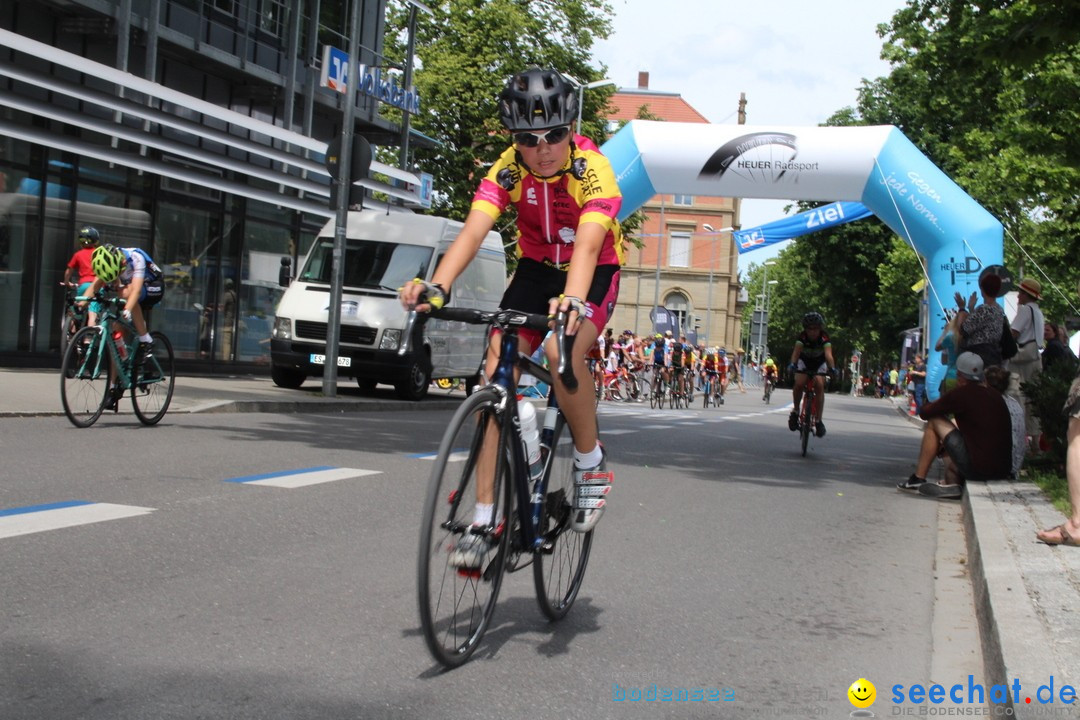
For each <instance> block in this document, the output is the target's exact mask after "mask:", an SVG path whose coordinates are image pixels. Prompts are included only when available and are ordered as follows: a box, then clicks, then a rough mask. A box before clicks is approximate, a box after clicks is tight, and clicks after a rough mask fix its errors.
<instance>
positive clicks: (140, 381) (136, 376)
mask: <svg viewBox="0 0 1080 720" xmlns="http://www.w3.org/2000/svg"><path fill="white" fill-rule="evenodd" d="M76 299H77V300H86V299H87V298H83V297H79V298H76ZM124 302H125V301H124V300H123V299H121V298H118V297H112V298H108V299H106V300H103V301H102V304H103V310H102V313H101V315H100V316H99V317H98V324H97V325H95V326H93V327H84V328H82V329H81V330H79V331H78V332H77V333H75V336H74V337H73V338H72V339H71V342H70V343H69V344H68V347H67V350H65V351H64V359H63V363H62V364H61V370H60V400H61V402H62V403H63V405H64V414H65V415H67V418H68V420H70V421H71V423H72V425H74V426H75V427H80V428H85V427H90V426H91V425H93V424H94V423H95V422H97V420H98V418H100V417H101V414H102V412H103V411H104V410H105V407H106V405H107V404H108V403H109V401H110V400H115V401H119V400H120V398H121V397H123V394H124V393H125V392H126V391H127V390H128V389H130V390H131V403H132V405H133V406H134V408H135V415H136V417H138V418H139V422H141V423H143V424H144V425H154V424H155V423H157V422H158V421H160V420H161V418H163V417H164V416H165V412H166V411H167V410H168V409H169V403H170V402H172V396H173V386H174V385H175V383H176V373H175V370H174V362H173V361H174V358H173V349H172V344H171V343H170V342H169V338H167V337H166V336H165V334H164V333H161V332H157V331H155V332H152V333H150V336H151V337H152V338H153V340H154V344H153V350H152V351H151V352H150V354H148V355H147V356H146V357H145V358H139V357H137V356H138V355H139V353H138V345H139V342H138V332H137V331H136V330H135V326H134V325H133V324H132V323H131V322H130V321H129V320H126V319H124V317H123V315H121V314H120V306H121V305H122V304H123V303H124ZM117 332H119V335H120V336H119V337H115V334H116V333H117Z"/></svg>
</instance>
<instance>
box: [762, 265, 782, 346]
mask: <svg viewBox="0 0 1080 720" xmlns="http://www.w3.org/2000/svg"><path fill="white" fill-rule="evenodd" d="M775 264H776V261H775V260H766V261H765V263H764V266H765V273H764V275H763V276H762V287H763V292H762V296H763V297H764V303H763V307H762V310H764V314H763V315H762V320H763V322H762V332H761V351H762V353H764V357H765V359H766V360H767V359H768V358H769V286H770V285H776V284H777V283H778V282H779V280H770V279H769V268H770V267H771V266H773V265H775Z"/></svg>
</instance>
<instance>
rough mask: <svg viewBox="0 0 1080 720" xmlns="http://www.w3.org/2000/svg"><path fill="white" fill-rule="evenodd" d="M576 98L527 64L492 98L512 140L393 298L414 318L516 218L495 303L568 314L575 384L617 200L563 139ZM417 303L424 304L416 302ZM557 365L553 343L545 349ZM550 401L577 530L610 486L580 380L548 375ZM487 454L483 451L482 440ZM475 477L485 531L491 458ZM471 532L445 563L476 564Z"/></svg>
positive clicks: (615, 230)
mask: <svg viewBox="0 0 1080 720" xmlns="http://www.w3.org/2000/svg"><path fill="white" fill-rule="evenodd" d="M577 103H578V98H577V93H576V90H575V88H574V86H573V85H571V84H570V83H569V82H568V81H567V80H566V78H564V77H563V76H562V75H561V74H559V73H558V72H556V71H554V70H542V69H539V68H530V69H529V70H526V71H524V72H521V73H518V74H516V75H514V76H513V77H512V78H511V79H510V81H509V83H508V84H507V85H506V87H505V89H504V90H503V91H502V92H501V93H500V95H499V100H498V108H499V117H500V120H501V121H502V123H503V125H504V126H505V127H506V129H507V130H509V131H510V132H511V134H512V136H513V144H512V145H511V146H510V147H509V148H507V149H506V150H505V151H504V152H503V153H502V155H501V156H500V157H499V158H498V160H496V161H495V164H494V165H493V166H492V167H491V169H490V170H489V171H488V173H487V176H486V177H485V178H484V179H483V180H482V181H481V182H480V186H479V188H478V189H477V191H476V194H475V195H474V196H473V202H472V207H471V209H470V211H469V214H468V216H467V217H466V219H465V226H464V228H463V229H462V230H461V232H460V233H459V234H458V236H457V239H456V240H455V241H454V243H453V244H452V245H451V247H450V249H449V250H448V251H447V253H446V255H445V257H444V258H443V260H442V262H440V263H439V266H438V268H437V269H436V271H435V275H434V276H433V277H432V282H431V283H425V282H423V281H421V280H419V279H418V280H416V281H414V282H413V283H409V284H407V285H406V286H405V287H404V288H402V290H401V302H402V304H403V305H404V306H405V307H406V308H415V309H416V310H418V311H420V312H424V311H427V310H428V309H429V308H430V307H432V306H434V307H441V306H442V304H443V303H445V302H446V301H447V299H448V298H449V296H450V290H451V286H452V284H453V282H454V280H455V279H456V278H457V277H458V275H460V274H461V272H462V271H463V270H464V269H465V267H466V266H467V265H468V264H469V263H470V262H471V261H472V259H473V258H474V257H475V256H476V253H477V251H478V249H479V247H480V244H481V242H482V241H483V239H484V237H485V236H486V235H487V233H488V232H489V231H490V230H491V229H492V228H493V227H494V226H495V222H496V220H497V219H498V218H499V216H500V215H501V214H502V213H503V212H504V211H506V210H508V209H509V208H510V207H511V206H514V208H515V209H516V210H517V219H516V225H517V255H518V265H517V270H516V271H515V273H514V277H513V279H512V280H511V281H510V284H509V286H508V287H507V289H506V293H505V295H503V299H502V302H501V304H500V307H501V308H503V309H512V310H519V311H522V312H528V313H543V314H547V315H550V316H554V315H555V313H556V312H557V311H564V312H568V314H569V325H568V327H567V335H569V336H574V337H575V340H574V344H573V354H572V357H571V358H570V361H571V364H572V366H573V369H574V374H575V376H576V377H578V378H579V379H580V378H587V377H589V375H588V368H587V366H586V362H585V352H586V351H587V350H588V349H589V348H590V347H591V346H592V345H593V343H594V342H595V341H596V339H597V337H598V335H599V333H600V332H601V331H602V330H603V328H604V327H605V325H606V323H607V321H608V320H609V319H610V318H611V314H612V311H613V310H614V308H615V301H616V299H617V298H618V292H619V270H620V267H621V266H622V263H623V262H624V253H625V248H624V245H623V239H622V232H621V230H620V228H619V223H618V221H617V220H616V215H617V214H618V211H619V207H620V205H621V203H622V195H621V193H620V192H619V187H618V184H617V183H616V181H615V173H614V172H613V170H612V168H611V163H610V162H609V161H608V160H607V158H605V157H604V156H603V155H601V154H600V150H599V148H597V146H596V145H595V144H594V143H593V142H592V141H591V140H589V139H588V138H586V137H583V136H580V135H574V134H573V132H572V125H573V123H574V121H575V120H576V118H577ZM424 299H427V302H424ZM541 339H542V338H541V337H540V334H539V333H536V332H535V331H531V330H522V331H520V345H521V351H522V352H524V353H526V354H529V353H531V352H532V350H533V349H534V348H536V347H537V346H538V345H539V343H540V342H541ZM499 342H500V333H499V332H498V331H495V332H493V333H492V338H491V344H490V352H489V353H488V360H487V372H488V375H489V376H491V375H492V374H493V372H494V370H495V367H496V364H497V362H498V354H499V349H500V345H499ZM545 350H546V352H547V355H548V358H549V360H550V361H551V362H552V363H553V364H554V363H555V362H557V360H558V357H557V352H558V349H557V348H556V347H555V343H554V342H553V341H548V342H547V343H546V345H545ZM554 382H555V386H554V391H555V395H556V397H557V398H558V401H559V407H560V408H562V411H563V414H564V415H565V416H566V420H567V422H568V423H569V424H570V429H571V431H572V433H573V437H574V461H575V462H574V467H575V472H574V479H575V492H574V495H575V497H574V500H573V512H572V515H571V528H572V529H573V530H575V531H577V532H588V531H590V530H592V528H593V527H594V526H595V525H596V522H597V520H599V518H600V515H601V513H602V512H603V509H604V506H605V505H606V496H607V494H608V492H609V491H610V489H611V485H610V482H611V476H610V473H607V471H606V463H605V456H604V451H603V449H602V448H601V446H600V444H599V438H598V432H597V426H596V400H595V396H594V394H593V389H592V385H591V383H587V382H582V383H580V384H579V386H578V389H577V390H576V391H573V392H571V391H569V390H568V389H567V388H566V387H565V385H563V383H562V380H561V379H560V378H558V377H555V378H554ZM488 445H490V446H491V447H492V449H494V443H488ZM490 460H491V462H490V468H488V471H487V472H482V473H478V478H479V482H478V488H477V507H476V512H475V516H474V523H475V524H477V525H485V524H489V523H490V521H491V513H492V503H493V502H494V457H492V458H490ZM484 542H486V540H484V539H483V538H482V537H481V536H480V535H478V534H473V533H466V534H465V535H464V536H463V538H462V540H461V542H460V543H459V547H458V548H457V549H456V551H455V552H454V553H452V555H451V558H450V562H451V563H452V564H456V565H457V566H458V567H464V568H469V567H479V566H480V565H481V563H482V561H483V558H484V555H485V553H486V551H487V549H486V548H485V547H484V546H483V543H484Z"/></svg>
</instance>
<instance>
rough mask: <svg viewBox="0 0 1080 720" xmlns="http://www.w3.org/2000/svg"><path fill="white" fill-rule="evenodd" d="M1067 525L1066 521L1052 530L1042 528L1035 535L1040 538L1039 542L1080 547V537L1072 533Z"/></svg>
mask: <svg viewBox="0 0 1080 720" xmlns="http://www.w3.org/2000/svg"><path fill="white" fill-rule="evenodd" d="M1065 525H1066V524H1065V523H1062V524H1061V525H1058V526H1057V527H1056V528H1054V529H1052V530H1042V531H1040V532H1037V533H1035V537H1036V538H1038V540H1039V542H1043V543H1046V544H1047V545H1068V546H1070V547H1080V538H1078V537H1076V536H1075V535H1073V534H1071V533H1070V532H1069V530H1068V528H1066V527H1065Z"/></svg>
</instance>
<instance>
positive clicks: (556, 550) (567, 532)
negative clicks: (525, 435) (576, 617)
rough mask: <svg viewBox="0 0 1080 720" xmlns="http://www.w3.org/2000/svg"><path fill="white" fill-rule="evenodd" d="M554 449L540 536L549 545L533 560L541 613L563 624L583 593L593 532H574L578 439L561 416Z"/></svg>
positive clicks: (549, 468) (549, 464) (550, 463)
mask: <svg viewBox="0 0 1080 720" xmlns="http://www.w3.org/2000/svg"><path fill="white" fill-rule="evenodd" d="M551 448H552V449H551V459H550V461H549V462H548V464H547V473H548V486H547V494H546V495H545V497H544V511H543V516H542V517H541V520H540V535H541V536H542V537H544V539H545V542H544V546H543V548H542V549H541V551H540V552H538V553H537V554H536V557H535V559H534V560H533V581H534V583H535V585H536V602H537V603H538V604H539V605H540V610H541V611H542V612H543V613H544V615H545V616H547V618H548V619H549V620H560V619H562V618H563V617H565V616H566V613H567V612H568V611H569V610H570V606H571V605H573V604H574V600H575V599H576V598H577V594H578V590H580V589H581V581H582V580H583V579H584V578H585V566H586V565H588V564H589V553H590V551H591V550H592V538H593V531H592V530H590V531H589V532H587V533H577V532H574V531H573V530H571V529H570V516H571V513H572V512H573V508H572V507H571V502H572V501H573V496H574V439H573V437H572V436H571V434H570V426H569V425H567V424H566V421H565V420H564V419H563V417H562V416H561V415H560V416H559V420H558V422H557V423H556V425H555V433H554V436H553V438H552V445H551Z"/></svg>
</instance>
